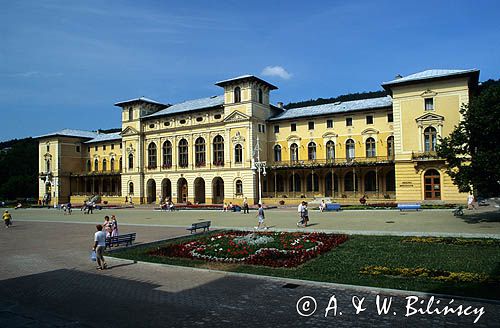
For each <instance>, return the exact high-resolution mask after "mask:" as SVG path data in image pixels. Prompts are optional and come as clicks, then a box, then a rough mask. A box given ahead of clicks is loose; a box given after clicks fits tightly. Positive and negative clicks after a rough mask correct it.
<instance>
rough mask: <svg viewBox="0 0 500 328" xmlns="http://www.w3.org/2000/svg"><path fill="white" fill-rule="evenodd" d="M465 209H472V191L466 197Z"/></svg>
mask: <svg viewBox="0 0 500 328" xmlns="http://www.w3.org/2000/svg"><path fill="white" fill-rule="evenodd" d="M467 209H468V210H473V209H474V195H473V194H472V191H471V192H470V193H469V195H467Z"/></svg>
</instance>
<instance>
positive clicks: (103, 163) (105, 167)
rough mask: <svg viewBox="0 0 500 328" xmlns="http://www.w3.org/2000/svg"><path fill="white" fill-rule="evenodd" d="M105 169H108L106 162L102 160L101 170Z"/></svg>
mask: <svg viewBox="0 0 500 328" xmlns="http://www.w3.org/2000/svg"><path fill="white" fill-rule="evenodd" d="M107 168H108V161H106V159H103V160H102V170H103V171H106V170H107Z"/></svg>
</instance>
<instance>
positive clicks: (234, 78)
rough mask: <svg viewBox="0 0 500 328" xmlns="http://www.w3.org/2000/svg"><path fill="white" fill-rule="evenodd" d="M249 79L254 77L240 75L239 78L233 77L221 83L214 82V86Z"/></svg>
mask: <svg viewBox="0 0 500 328" xmlns="http://www.w3.org/2000/svg"><path fill="white" fill-rule="evenodd" d="M249 77H254V76H253V75H250V74H245V75H240V76H237V77H233V78H231V79H227V80H222V81H218V82H215V85H217V84H223V83H227V82H232V81H237V80H242V79H247V78H249Z"/></svg>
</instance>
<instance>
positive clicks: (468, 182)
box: [438, 80, 500, 196]
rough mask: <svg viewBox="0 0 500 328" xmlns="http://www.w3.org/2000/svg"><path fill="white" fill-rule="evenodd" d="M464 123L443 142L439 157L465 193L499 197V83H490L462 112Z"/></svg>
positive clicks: (483, 87) (487, 83) (464, 106)
mask: <svg viewBox="0 0 500 328" xmlns="http://www.w3.org/2000/svg"><path fill="white" fill-rule="evenodd" d="M460 113H461V114H462V115H463V120H462V121H461V122H460V123H459V124H458V126H456V127H455V130H454V131H453V132H452V133H451V134H450V135H449V136H448V137H445V138H443V139H441V142H440V145H439V146H438V154H439V156H441V157H443V158H445V159H446V161H447V162H448V167H449V168H448V174H449V175H450V176H451V178H452V179H453V182H454V183H455V184H456V185H457V186H458V188H459V190H460V191H462V192H468V191H471V190H472V189H474V190H475V191H477V192H478V193H479V194H480V195H484V196H493V195H499V194H500V142H499V140H500V138H499V136H500V83H498V82H497V81H493V80H488V81H486V83H484V84H483V85H482V86H481V93H480V94H479V95H478V96H475V97H472V98H471V101H470V103H469V105H468V106H467V105H463V106H462V108H461V109H460Z"/></svg>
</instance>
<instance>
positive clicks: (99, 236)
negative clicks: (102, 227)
mask: <svg viewBox="0 0 500 328" xmlns="http://www.w3.org/2000/svg"><path fill="white" fill-rule="evenodd" d="M94 241H97V246H103V247H106V233H105V232H104V231H97V232H96V233H95V234H94Z"/></svg>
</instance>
